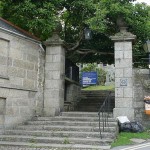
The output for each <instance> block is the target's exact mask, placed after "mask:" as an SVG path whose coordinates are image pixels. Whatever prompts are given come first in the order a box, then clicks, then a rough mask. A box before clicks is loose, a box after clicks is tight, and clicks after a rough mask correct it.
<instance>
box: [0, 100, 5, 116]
mask: <svg viewBox="0 0 150 150" xmlns="http://www.w3.org/2000/svg"><path fill="white" fill-rule="evenodd" d="M5 110H6V98H0V115H5Z"/></svg>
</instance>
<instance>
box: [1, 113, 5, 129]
mask: <svg viewBox="0 0 150 150" xmlns="http://www.w3.org/2000/svg"><path fill="white" fill-rule="evenodd" d="M4 123H5V116H4V115H1V114H0V129H2V128H3V125H4Z"/></svg>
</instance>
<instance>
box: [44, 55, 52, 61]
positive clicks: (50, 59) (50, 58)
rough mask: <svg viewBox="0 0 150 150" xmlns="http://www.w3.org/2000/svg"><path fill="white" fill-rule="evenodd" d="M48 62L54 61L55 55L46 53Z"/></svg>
mask: <svg viewBox="0 0 150 150" xmlns="http://www.w3.org/2000/svg"><path fill="white" fill-rule="evenodd" d="M45 61H46V62H53V55H46V59H45Z"/></svg>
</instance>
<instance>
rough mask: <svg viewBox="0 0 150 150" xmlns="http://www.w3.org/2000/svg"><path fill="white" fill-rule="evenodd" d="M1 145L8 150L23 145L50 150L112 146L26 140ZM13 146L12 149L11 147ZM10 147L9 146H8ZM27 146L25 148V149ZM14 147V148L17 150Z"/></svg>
mask: <svg viewBox="0 0 150 150" xmlns="http://www.w3.org/2000/svg"><path fill="white" fill-rule="evenodd" d="M0 145H1V146H6V149H7V150H12V149H13V148H12V146H13V147H14V148H16V149H19V148H20V147H21V150H33V148H41V147H42V148H46V150H49V149H50V148H51V149H52V148H54V149H52V150H56V149H55V148H57V150H71V149H72V150H77V149H78V150H81V149H85V150H109V149H110V146H100V145H84V144H52V143H51V144H49V143H48V144H46V143H25V142H6V141H0ZM8 146H11V149H9V148H10V147H8ZM7 147H8V148H7ZM24 148H25V149H24ZM16 149H13V150H16Z"/></svg>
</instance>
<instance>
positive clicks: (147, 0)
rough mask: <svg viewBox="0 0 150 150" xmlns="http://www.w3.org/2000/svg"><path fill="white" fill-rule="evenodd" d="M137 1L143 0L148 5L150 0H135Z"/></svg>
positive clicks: (141, 0)
mask: <svg viewBox="0 0 150 150" xmlns="http://www.w3.org/2000/svg"><path fill="white" fill-rule="evenodd" d="M137 2H139V3H141V2H144V3H147V4H148V5H150V0H137Z"/></svg>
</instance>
